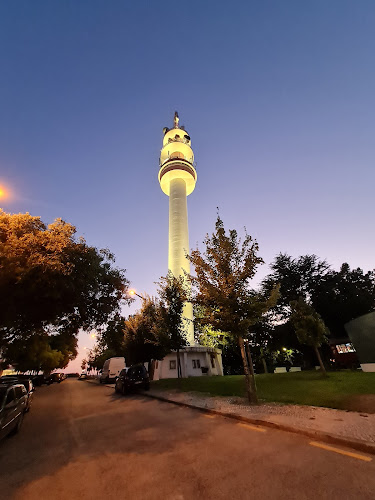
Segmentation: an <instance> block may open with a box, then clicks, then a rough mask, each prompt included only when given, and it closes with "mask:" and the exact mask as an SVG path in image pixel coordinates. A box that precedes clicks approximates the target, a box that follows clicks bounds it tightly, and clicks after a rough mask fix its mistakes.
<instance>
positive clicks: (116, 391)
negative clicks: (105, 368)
mask: <svg viewBox="0 0 375 500" xmlns="http://www.w3.org/2000/svg"><path fill="white" fill-rule="evenodd" d="M119 392H120V391H119V388H118V387H117V384H116V385H115V393H116V394H119Z"/></svg>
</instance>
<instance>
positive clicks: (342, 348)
mask: <svg viewBox="0 0 375 500" xmlns="http://www.w3.org/2000/svg"><path fill="white" fill-rule="evenodd" d="M336 349H337V352H338V353H339V354H346V353H347V352H355V349H354V347H353V344H350V343H348V344H338V345H336Z"/></svg>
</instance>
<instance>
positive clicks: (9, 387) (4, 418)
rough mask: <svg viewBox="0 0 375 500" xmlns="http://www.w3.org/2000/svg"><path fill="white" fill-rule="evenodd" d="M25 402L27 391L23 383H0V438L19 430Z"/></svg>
mask: <svg viewBox="0 0 375 500" xmlns="http://www.w3.org/2000/svg"><path fill="white" fill-rule="evenodd" d="M26 404H27V391H26V388H25V386H24V385H23V384H14V383H2V384H0V438H3V437H4V436H6V435H7V434H9V433H10V432H13V433H17V432H18V431H19V430H20V428H21V425H22V422H23V417H24V414H25V411H26Z"/></svg>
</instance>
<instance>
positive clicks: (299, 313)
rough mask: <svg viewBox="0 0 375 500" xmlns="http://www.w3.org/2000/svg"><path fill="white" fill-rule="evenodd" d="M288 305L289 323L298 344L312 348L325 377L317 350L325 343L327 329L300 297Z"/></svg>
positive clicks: (324, 370) (317, 315) (312, 309)
mask: <svg viewBox="0 0 375 500" xmlns="http://www.w3.org/2000/svg"><path fill="white" fill-rule="evenodd" d="M290 305H291V308H292V315H291V317H290V321H291V323H292V325H293V326H294V329H295V332H296V335H297V338H298V340H299V342H301V344H306V345H310V346H312V347H313V348H314V351H315V354H316V357H317V358H318V361H319V365H320V368H321V370H322V373H323V375H326V369H325V367H324V364H323V361H322V358H321V356H320V352H319V349H318V348H319V347H320V346H321V345H322V343H324V342H327V337H326V336H327V335H328V334H329V330H328V328H327V327H326V326H325V324H324V321H323V320H322V318H321V317H320V316H319V314H318V313H317V312H316V311H315V309H314V308H313V307H312V306H311V305H309V304H307V303H306V302H305V300H304V299H303V298H302V297H300V298H299V299H298V300H293V301H291V303H290Z"/></svg>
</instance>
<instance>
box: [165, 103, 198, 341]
mask: <svg viewBox="0 0 375 500" xmlns="http://www.w3.org/2000/svg"><path fill="white" fill-rule="evenodd" d="M196 182H197V173H196V171H195V168H194V154H193V150H192V149H191V139H190V137H189V135H188V133H187V132H186V130H184V128H180V127H179V118H178V114H177V113H175V117H174V127H173V128H172V129H168V128H165V129H164V138H163V147H162V150H161V153H160V170H159V183H160V187H161V189H162V190H163V192H164V193H165V194H166V195H167V196H169V246H168V269H169V270H170V271H171V272H172V273H173V275H174V276H184V275H185V272H187V273H190V262H189V261H188V259H187V258H186V253H187V252H189V228H188V214H187V196H188V195H189V194H190V193H192V192H193V190H194V188H195V184H196ZM184 317H185V331H186V334H187V340H188V343H189V344H190V345H194V326H193V307H192V305H191V304H185V307H184Z"/></svg>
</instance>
